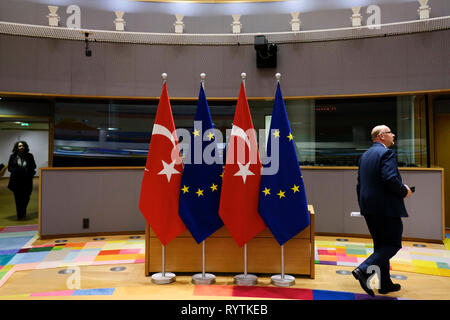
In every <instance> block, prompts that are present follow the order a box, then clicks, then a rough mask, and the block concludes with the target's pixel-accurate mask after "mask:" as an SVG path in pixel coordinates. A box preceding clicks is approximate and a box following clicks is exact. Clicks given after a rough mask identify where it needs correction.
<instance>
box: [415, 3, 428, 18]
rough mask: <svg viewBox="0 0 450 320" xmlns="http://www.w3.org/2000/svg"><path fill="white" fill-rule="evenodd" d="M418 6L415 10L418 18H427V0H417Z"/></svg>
mask: <svg viewBox="0 0 450 320" xmlns="http://www.w3.org/2000/svg"><path fill="white" fill-rule="evenodd" d="M419 3H420V7H419V10H417V12H418V13H419V18H420V20H423V19H429V18H430V11H431V8H430V6H429V5H428V0H419Z"/></svg>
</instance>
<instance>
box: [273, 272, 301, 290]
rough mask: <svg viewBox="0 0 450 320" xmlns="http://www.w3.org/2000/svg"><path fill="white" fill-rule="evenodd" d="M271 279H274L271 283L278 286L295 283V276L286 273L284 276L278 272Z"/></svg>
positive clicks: (288, 285)
mask: <svg viewBox="0 0 450 320" xmlns="http://www.w3.org/2000/svg"><path fill="white" fill-rule="evenodd" d="M270 279H271V280H272V281H271V283H272V284H273V285H275V286H277V287H290V286H292V285H294V284H295V278H294V277H293V276H289V275H286V274H285V275H284V276H283V275H281V274H277V275H275V276H272V277H271V278H270Z"/></svg>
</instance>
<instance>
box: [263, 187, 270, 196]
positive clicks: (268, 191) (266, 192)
mask: <svg viewBox="0 0 450 320" xmlns="http://www.w3.org/2000/svg"><path fill="white" fill-rule="evenodd" d="M262 192H264V195H265V196H267V195H268V194H270V189H267V188H264V190H263V191H262Z"/></svg>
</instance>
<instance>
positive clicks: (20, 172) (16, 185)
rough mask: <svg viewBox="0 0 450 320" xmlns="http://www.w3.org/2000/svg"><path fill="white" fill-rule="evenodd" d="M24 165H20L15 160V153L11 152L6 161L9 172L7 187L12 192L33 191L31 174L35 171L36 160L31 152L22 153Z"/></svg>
mask: <svg viewBox="0 0 450 320" xmlns="http://www.w3.org/2000/svg"><path fill="white" fill-rule="evenodd" d="M23 158H24V160H25V161H26V166H25V167H22V166H20V165H19V164H18V162H17V154H12V155H11V156H10V157H9V161H8V171H9V172H11V176H10V178H9V183H8V188H9V189H10V190H11V191H13V192H23V193H28V194H31V192H32V191H33V176H34V174H35V173H36V170H35V169H36V162H35V161H34V157H33V155H32V154H31V153H26V154H24V155H23Z"/></svg>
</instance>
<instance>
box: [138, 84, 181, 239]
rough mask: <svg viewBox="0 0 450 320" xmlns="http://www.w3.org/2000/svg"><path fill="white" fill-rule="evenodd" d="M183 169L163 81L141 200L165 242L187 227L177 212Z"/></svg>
mask: <svg viewBox="0 0 450 320" xmlns="http://www.w3.org/2000/svg"><path fill="white" fill-rule="evenodd" d="M182 172H183V164H182V162H181V157H180V152H179V147H178V139H177V135H176V132H175V124H174V121H173V116H172V108H171V107H170V101H169V95H168V93H167V86H166V83H165V82H164V85H163V89H162V93H161V98H160V99H159V104H158V111H157V112H156V118H155V123H154V125H153V132H152V137H151V141H150V147H149V150H148V155H147V163H146V165H145V171H144V177H143V179H142V186H141V195H140V200H139V209H140V210H141V213H142V215H143V216H144V217H145V220H147V223H148V224H149V225H150V227H151V228H152V229H153V231H154V232H155V233H156V235H157V236H158V238H159V240H160V241H161V243H162V244H163V245H167V244H168V243H169V242H170V241H171V240H172V239H174V238H176V237H177V236H178V235H179V234H180V233H182V232H183V231H184V230H186V227H185V225H184V223H183V221H182V220H181V219H180V217H179V215H178V200H179V196H180V182H181V174H182Z"/></svg>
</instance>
